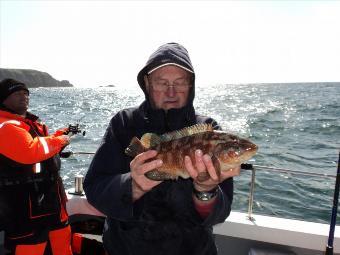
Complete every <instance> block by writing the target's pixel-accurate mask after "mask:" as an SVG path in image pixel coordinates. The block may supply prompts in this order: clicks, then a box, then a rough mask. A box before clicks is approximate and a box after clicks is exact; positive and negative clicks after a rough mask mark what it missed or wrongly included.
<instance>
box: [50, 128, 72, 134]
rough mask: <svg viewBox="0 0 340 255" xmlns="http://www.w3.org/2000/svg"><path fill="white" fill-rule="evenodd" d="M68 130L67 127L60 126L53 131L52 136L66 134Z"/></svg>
mask: <svg viewBox="0 0 340 255" xmlns="http://www.w3.org/2000/svg"><path fill="white" fill-rule="evenodd" d="M68 131H69V130H68V128H60V129H58V130H57V131H55V133H54V134H53V136H60V135H66V134H67V133H68Z"/></svg>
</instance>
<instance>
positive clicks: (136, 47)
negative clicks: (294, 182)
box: [0, 0, 340, 87]
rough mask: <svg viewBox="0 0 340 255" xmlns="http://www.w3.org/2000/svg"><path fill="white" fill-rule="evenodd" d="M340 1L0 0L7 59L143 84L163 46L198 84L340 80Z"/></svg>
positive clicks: (0, 51)
mask: <svg viewBox="0 0 340 255" xmlns="http://www.w3.org/2000/svg"><path fill="white" fill-rule="evenodd" d="M339 28H340V1H308V0H305V1H270V0H267V1H255V0H254V1H222V0H220V1H203V0H202V1H193V0H191V1H170V0H168V1H164V0H163V1H161V0H160V1H141V0H140V1H113V0H112V1H110V0H106V1H95V0H93V1H91V0H88V1H80V0H77V1H66V0H59V1H52V0H45V1H42V0H41V1H31V0H25V1H17V0H0V67H1V68H23V69H34V70H39V71H43V72H47V73H49V74H51V75H52V76H53V77H54V78H56V79H58V80H69V81H70V82H71V83H72V84H73V85H74V86H76V87H95V86H105V85H110V84H113V85H116V86H122V87H123V86H136V84H137V81H136V77H137V73H138V72H139V70H140V69H141V68H142V67H143V66H144V65H145V63H146V61H147V59H148V58H149V56H150V55H151V53H152V52H154V51H155V50H156V49H157V48H158V47H159V46H160V45H162V44H164V43H167V42H178V43H180V44H182V45H183V46H185V47H186V48H187V50H188V51H189V54H190V57H191V61H192V63H193V66H194V69H195V73H196V84H198V85H201V86H210V85H214V84H230V83H233V84H242V83H273V82H274V83H281V82H323V81H325V82H327V81H337V82H340V32H339V31H340V29H339Z"/></svg>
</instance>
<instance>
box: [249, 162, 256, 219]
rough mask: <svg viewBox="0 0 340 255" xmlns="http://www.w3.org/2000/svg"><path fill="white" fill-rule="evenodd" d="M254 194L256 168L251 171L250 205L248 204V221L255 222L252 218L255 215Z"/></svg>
mask: <svg viewBox="0 0 340 255" xmlns="http://www.w3.org/2000/svg"><path fill="white" fill-rule="evenodd" d="M254 192H255V168H252V169H251V183H250V191H249V204H248V219H249V220H251V221H255V219H254V218H253V216H252V213H253V203H254Z"/></svg>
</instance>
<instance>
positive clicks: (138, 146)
mask: <svg viewBox="0 0 340 255" xmlns="http://www.w3.org/2000/svg"><path fill="white" fill-rule="evenodd" d="M146 149H147V148H145V147H144V146H143V144H142V143H141V141H140V140H139V139H138V138H137V137H134V138H132V140H131V142H130V145H129V146H128V147H127V148H126V149H125V154H126V155H128V156H130V157H136V156H137V155H138V154H140V153H142V152H144V151H146Z"/></svg>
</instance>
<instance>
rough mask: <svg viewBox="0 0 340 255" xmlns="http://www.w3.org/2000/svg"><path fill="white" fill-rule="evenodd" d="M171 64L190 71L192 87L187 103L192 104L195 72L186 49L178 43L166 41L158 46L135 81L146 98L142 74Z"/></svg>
mask: <svg viewBox="0 0 340 255" xmlns="http://www.w3.org/2000/svg"><path fill="white" fill-rule="evenodd" d="M171 64H172V65H176V66H179V67H180V68H182V69H184V70H186V71H188V72H190V73H192V76H193V77H192V87H191V91H190V94H189V98H188V104H192V102H193V101H194V97H195V72H194V68H193V66H192V64H191V60H190V57H189V53H188V51H187V50H186V49H185V48H184V47H183V46H182V45H180V44H178V43H166V44H164V45H162V46H160V47H159V48H158V49H157V50H156V51H155V52H154V53H153V54H151V56H150V57H149V60H148V61H147V62H146V64H145V66H144V67H143V68H142V70H140V72H139V73H138V75H137V81H138V84H139V86H140V87H141V89H142V90H143V92H144V94H145V98H146V99H147V100H148V94H147V91H146V89H145V83H144V76H145V75H147V74H148V73H149V72H151V71H154V70H156V69H157V68H160V67H162V66H165V65H171Z"/></svg>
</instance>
